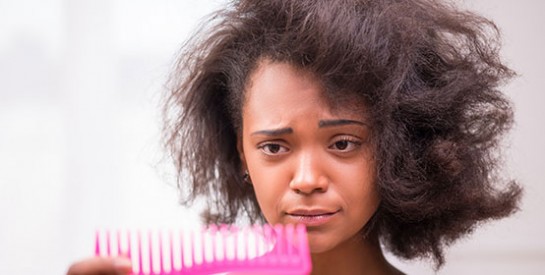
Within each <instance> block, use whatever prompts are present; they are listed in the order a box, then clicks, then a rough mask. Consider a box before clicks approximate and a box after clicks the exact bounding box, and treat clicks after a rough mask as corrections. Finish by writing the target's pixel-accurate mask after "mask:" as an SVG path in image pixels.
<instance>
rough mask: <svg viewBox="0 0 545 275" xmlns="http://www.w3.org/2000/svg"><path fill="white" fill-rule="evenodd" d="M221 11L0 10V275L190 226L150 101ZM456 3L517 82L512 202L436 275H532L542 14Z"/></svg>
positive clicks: (29, 5)
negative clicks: (199, 30)
mask: <svg viewBox="0 0 545 275" xmlns="http://www.w3.org/2000/svg"><path fill="white" fill-rule="evenodd" d="M224 3H225V1H219V0H213V1H211V0H209V1H188V0H156V1H143V0H138V1H137V0H132V1H130V0H22V1H16V0H11V1H10V0H0V274H23V275H24V274H29V275H30V274H64V273H65V272H66V270H67V267H68V266H69V265H70V263H72V262H74V261H75V260H78V259H81V258H83V257H87V256H90V255H91V254H92V253H93V238H94V235H93V234H94V231H95V229H97V228H127V227H128V228H132V227H144V228H146V227H147V228H149V227H161V226H195V225H198V224H199V219H198V215H197V214H198V210H197V209H185V208H183V207H181V206H179V205H178V199H177V191H176V189H175V187H174V181H173V177H172V168H171V167H170V163H169V162H168V161H165V160H164V154H163V149H162V148H161V146H160V129H161V124H160V101H161V99H162V95H163V93H164V83H165V82H166V80H167V77H168V73H169V72H170V70H171V68H172V65H173V62H174V60H175V57H176V54H177V53H178V50H179V48H180V46H181V44H182V42H183V41H184V40H185V39H187V37H188V35H189V34H190V33H192V32H193V30H194V29H195V28H196V27H197V26H198V23H199V21H200V19H201V18H202V17H203V16H205V15H206V14H208V13H210V12H211V11H213V10H215V9H217V8H219V7H220V6H222V5H223V4H224ZM458 3H459V4H460V5H461V6H463V7H465V8H468V9H471V10H476V11H478V12H480V13H482V14H484V15H485V16H487V17H489V18H491V19H493V20H494V21H496V23H497V24H498V25H499V27H500V29H501V30H502V33H503V40H504V48H503V56H504V58H505V60H506V61H507V63H508V64H509V65H510V66H511V67H512V68H514V69H515V70H516V71H517V72H518V73H519V74H520V76H519V77H517V78H516V79H514V80H513V81H512V82H511V83H509V84H508V85H507V86H506V87H505V90H506V91H507V93H508V95H509V96H510V97H511V99H512V100H513V102H514V104H515V108H516V120H517V123H516V126H515V129H514V131H513V132H512V133H511V135H510V136H509V137H508V139H507V142H506V164H507V165H506V170H505V172H506V175H510V176H512V177H515V178H517V179H518V180H519V181H520V182H521V183H523V185H524V186H525V197H524V200H523V204H522V206H521V211H520V212H519V213H517V214H516V215H515V216H512V217H511V218H509V219H506V220H502V221H496V222H492V223H489V224H485V225H483V226H481V227H480V228H479V229H478V230H477V231H476V232H475V233H474V234H473V235H471V236H469V237H468V238H466V239H463V240H460V241H458V242H457V243H456V244H454V245H453V246H452V247H451V249H450V250H448V252H447V255H446V256H447V261H446V265H445V266H444V268H442V269H441V270H439V271H438V272H437V274H480V273H483V274H515V273H518V274H545V238H542V234H543V233H542V232H545V215H544V213H543V210H542V209H544V207H545V202H544V201H545V185H544V184H542V179H541V177H540V176H541V175H542V174H543V171H544V168H545V166H544V161H543V160H542V157H543V156H545V142H543V141H544V140H545V127H544V126H545V125H544V122H543V118H545V114H544V112H543V110H542V109H543V104H544V103H545V94H544V93H543V92H542V89H543V87H545V75H544V72H543V69H542V68H541V66H542V65H543V64H545V58H544V53H543V49H545V31H544V30H543V26H545V17H543V16H542V13H543V12H545V2H542V1H535V0H523V1H511V0H475V1H469V0H468V1H461V2H458ZM540 109H541V110H542V111H539V110H540ZM391 259H392V261H394V262H395V263H396V264H397V265H398V266H399V267H400V268H401V269H402V270H404V271H405V272H407V273H408V274H434V273H435V272H434V271H433V269H432V264H431V263H429V262H426V261H415V262H404V261H399V260H397V259H395V258H394V257H391Z"/></svg>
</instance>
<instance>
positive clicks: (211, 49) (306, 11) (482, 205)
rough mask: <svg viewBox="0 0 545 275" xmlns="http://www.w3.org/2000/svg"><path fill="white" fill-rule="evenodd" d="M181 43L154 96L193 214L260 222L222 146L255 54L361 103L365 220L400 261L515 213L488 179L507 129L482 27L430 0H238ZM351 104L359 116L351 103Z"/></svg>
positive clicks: (231, 135) (489, 33)
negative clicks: (370, 177) (371, 155)
mask: <svg viewBox="0 0 545 275" xmlns="http://www.w3.org/2000/svg"><path fill="white" fill-rule="evenodd" d="M207 22H208V25H203V27H202V28H201V29H200V31H198V32H197V33H196V34H195V35H194V36H193V38H192V39H191V40H189V42H187V44H185V46H184V48H183V51H182V53H181V57H180V59H179V61H178V63H177V67H176V69H175V70H174V73H173V75H172V81H171V82H170V87H171V89H170V91H171V93H170V94H169V95H168V98H167V101H166V104H165V121H166V123H165V134H166V136H165V137H166V144H167V146H168V148H169V149H170V152H171V154H172V157H173V158H174V160H175V162H176V166H177V168H178V172H179V175H180V177H179V186H180V191H181V193H182V199H183V202H184V203H191V202H192V201H194V199H195V198H198V197H204V198H206V199H207V200H208V203H209V205H211V208H210V209H209V211H208V212H207V215H206V221H207V222H222V223H231V222H235V221H236V220H237V219H238V218H239V217H241V215H246V217H249V218H250V220H251V221H256V220H260V219H262V217H261V214H260V211H259V207H258V204H257V201H256V198H255V194H254V192H253V189H252V187H251V185H250V184H246V183H245V182H244V180H243V176H242V174H243V171H242V164H241V160H240V158H239V155H238V152H237V149H236V142H237V141H236V140H237V132H238V131H239V130H240V127H241V120H242V115H241V108H242V106H243V103H244V92H245V85H246V82H247V80H248V76H249V75H250V74H251V72H252V71H253V69H255V67H256V66H257V64H258V62H259V61H260V60H262V59H263V58H267V59H269V60H272V61H274V62H287V63H289V64H292V65H294V66H297V67H299V68H302V69H304V70H307V71H309V72H311V73H313V74H314V75H316V76H317V77H318V78H319V79H320V80H321V81H322V82H323V84H324V85H323V86H324V87H325V89H324V90H325V91H324V96H325V97H326V98H327V99H328V100H329V102H330V103H331V104H332V106H338V107H339V108H340V106H342V104H340V103H343V102H348V101H350V102H353V100H352V99H356V102H362V103H363V105H364V106H365V112H366V116H367V117H368V118H369V121H370V122H371V123H370V124H371V126H372V131H371V136H372V137H371V142H372V145H373V148H374V151H375V159H376V164H377V168H376V174H377V178H376V184H377V185H378V189H379V194H380V198H381V203H380V206H379V209H378V211H377V213H375V215H374V217H373V221H372V224H373V226H374V230H375V232H377V234H378V236H379V237H380V239H381V241H382V242H383V243H384V244H385V245H386V246H387V247H388V248H389V249H390V250H391V251H392V252H393V253H394V254H396V255H398V256H400V257H403V258H408V259H412V258H420V257H431V258H432V259H434V260H435V263H436V266H437V267H439V266H441V265H442V264H443V262H444V255H443V250H444V248H445V247H446V246H448V245H449V244H451V243H452V242H453V241H455V240H457V239H459V238H460V237H462V236H465V235H466V234H468V233H470V232H472V231H473V230H474V229H475V227H476V226H477V225H479V224H480V223H481V222H483V221H487V220H491V219H498V218H502V217H505V216H508V215H510V214H511V213H513V212H514V211H516V210H517V208H518V202H519V200H520V197H521V193H522V191H521V187H520V186H519V185H518V184H517V183H516V182H515V181H512V180H509V179H504V178H502V177H501V176H500V173H499V170H500V168H501V165H500V164H501V162H500V161H501V158H500V156H501V154H500V153H501V152H500V150H499V149H500V142H501V139H502V137H503V136H504V134H505V133H506V132H507V131H508V130H509V129H510V127H511V125H512V123H513V113H512V108H511V105H510V102H509V101H508V100H507V98H506V97H505V96H504V95H503V94H502V92H501V91H500V90H499V87H500V86H501V85H502V84H504V83H505V81H507V80H508V79H510V78H511V77H512V76H513V75H514V73H513V72H512V71H511V70H510V69H509V68H507V67H506V66H505V65H504V64H503V63H502V62H501V60H500V58H499V48H500V47H499V46H500V43H499V42H500V40H499V31H498V29H497V27H496V26H495V25H494V24H493V22H491V21H489V20H487V19H485V18H483V17H480V16H478V15H476V14H473V13H470V12H467V11H460V10H458V9H456V8H455V7H454V5H453V4H452V3H450V2H441V1H436V0H403V1H401V0H373V1H366V0H297V1H292V0H240V1H233V2H230V3H229V5H228V6H227V7H226V8H225V9H223V10H221V11H218V12H216V13H214V14H212V15H211V17H210V18H208V21H207ZM362 112H364V110H362Z"/></svg>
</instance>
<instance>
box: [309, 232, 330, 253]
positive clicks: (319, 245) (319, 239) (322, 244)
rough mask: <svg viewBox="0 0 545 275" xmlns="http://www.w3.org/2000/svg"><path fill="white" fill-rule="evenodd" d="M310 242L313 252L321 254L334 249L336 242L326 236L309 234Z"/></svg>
mask: <svg viewBox="0 0 545 275" xmlns="http://www.w3.org/2000/svg"><path fill="white" fill-rule="evenodd" d="M308 237H309V238H308V244H309V249H310V253H311V254H320V253H324V252H327V251H329V250H331V249H333V248H334V247H335V246H336V243H334V242H332V241H331V240H326V239H325V238H324V236H312V235H311V234H309V236H308Z"/></svg>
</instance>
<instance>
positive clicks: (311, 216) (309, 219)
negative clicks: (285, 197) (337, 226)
mask: <svg viewBox="0 0 545 275" xmlns="http://www.w3.org/2000/svg"><path fill="white" fill-rule="evenodd" d="M340 211H341V210H340V209H338V210H334V211H331V210H323V209H297V210H293V211H289V212H286V215H287V216H288V217H289V219H291V220H293V221H294V222H296V223H301V224H304V225H306V226H311V227H312V226H319V225H323V224H325V223H327V222H329V221H330V220H331V219H333V218H334V217H335V216H336V214H337V213H339V212H340Z"/></svg>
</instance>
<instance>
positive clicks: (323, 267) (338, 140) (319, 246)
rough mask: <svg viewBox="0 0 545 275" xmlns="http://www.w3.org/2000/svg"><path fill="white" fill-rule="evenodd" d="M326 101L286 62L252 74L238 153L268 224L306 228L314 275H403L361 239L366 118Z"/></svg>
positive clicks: (367, 163)
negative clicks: (293, 225)
mask: <svg viewBox="0 0 545 275" xmlns="http://www.w3.org/2000/svg"><path fill="white" fill-rule="evenodd" d="M322 94H323V89H322V86H321V84H320V81H319V80H318V79H316V78H315V77H314V76H313V75H312V74H310V73H308V72H305V71H303V70H300V69H297V68H296V67H294V66H291V65H290V64H287V63H274V62H271V61H269V60H266V59H264V60H261V61H260V62H259V65H258V66H257V68H256V70H255V71H254V72H253V73H252V74H251V75H250V81H249V83H248V85H247V89H246V98H245V102H244V105H243V109H242V116H243V117H242V125H243V127H242V133H241V134H240V135H239V139H238V146H237V147H238V150H239V153H240V158H241V160H242V162H243V165H244V167H245V168H246V169H247V170H248V172H249V175H250V180H251V184H253V187H254V190H255V193H256V196H257V199H258V202H259V205H260V208H261V211H262V212H263V214H264V216H265V218H266V219H267V221H268V222H269V223H271V224H277V223H281V224H288V223H304V224H306V225H307V231H308V236H309V244H310V250H311V254H312V255H311V257H312V263H313V272H312V274H335V275H342V274H401V272H399V271H398V270H396V269H395V268H394V267H393V266H391V265H390V264H389V263H388V262H387V261H386V259H385V258H384V256H383V254H382V250H381V248H380V245H379V242H378V240H377V237H376V235H375V234H374V233H373V232H370V233H369V234H366V235H365V237H364V234H363V233H362V232H363V231H364V227H365V225H366V224H367V223H368V221H369V219H370V218H371V217H372V216H373V214H374V213H375V211H376V210H377V208H378V205H379V203H380V199H379V195H378V192H377V190H376V186H375V184H374V179H375V162H374V160H373V151H372V148H371V146H370V145H369V143H368V142H367V140H368V136H369V131H370V128H369V126H368V124H367V123H366V119H365V116H364V113H365V112H364V111H362V106H360V108H335V109H333V108H331V106H330V105H329V104H328V103H327V102H326V100H324V98H323V96H322ZM343 107H345V106H343ZM129 271H130V262H128V261H127V260H126V259H124V258H91V259H87V260H83V261H81V262H78V263H75V264H73V265H72V266H71V267H70V269H69V271H68V274H69V275H86V274H128V272H129Z"/></svg>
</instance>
